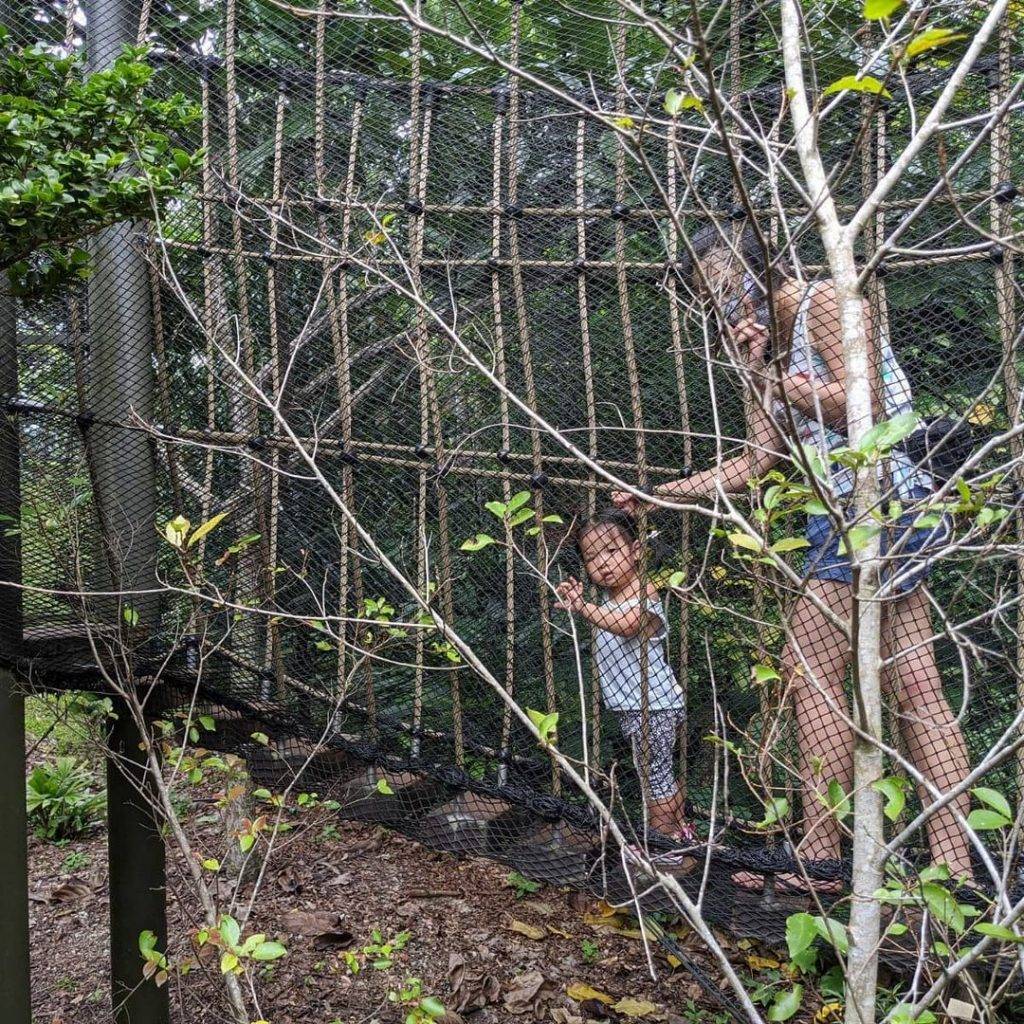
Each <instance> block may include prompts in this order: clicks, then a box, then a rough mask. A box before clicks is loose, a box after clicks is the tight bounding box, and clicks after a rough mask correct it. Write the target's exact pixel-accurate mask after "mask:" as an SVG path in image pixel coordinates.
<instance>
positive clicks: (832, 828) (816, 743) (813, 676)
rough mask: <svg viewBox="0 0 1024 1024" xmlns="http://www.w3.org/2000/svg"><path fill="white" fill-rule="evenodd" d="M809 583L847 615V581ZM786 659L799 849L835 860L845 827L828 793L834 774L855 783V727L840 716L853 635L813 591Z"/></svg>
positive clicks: (797, 612)
mask: <svg viewBox="0 0 1024 1024" xmlns="http://www.w3.org/2000/svg"><path fill="white" fill-rule="evenodd" d="M810 588H811V590H812V591H813V592H814V593H815V594H817V596H818V597H819V599H820V600H821V601H823V602H824V603H825V604H826V605H827V606H828V607H829V608H830V609H831V610H832V611H833V612H834V613H835V614H836V615H837V616H838V617H839V618H840V619H842V620H844V621H849V617H850V608H851V590H850V586H849V585H848V584H846V583H837V582H834V581H831V580H817V581H814V582H812V583H811V585H810ZM782 659H783V667H784V670H785V673H786V680H787V682H788V683H789V688H790V693H791V694H792V699H793V716H794V719H795V722H796V739H797V746H798V748H799V756H800V764H799V770H800V783H801V790H802V803H803V824H802V831H803V838H802V839H801V841H800V844H799V847H798V849H799V852H800V854H801V856H803V857H806V858H807V859H808V860H834V859H837V858H838V857H839V855H840V851H839V844H840V840H841V838H842V830H841V828H840V825H839V822H838V821H837V820H836V818H835V816H834V815H831V814H829V813H828V809H827V803H826V802H825V800H824V797H825V794H826V793H827V790H828V784H829V783H830V782H832V781H833V780H835V781H836V782H838V783H839V784H840V785H841V786H842V787H843V789H844V791H845V792H847V793H849V792H850V790H851V788H852V784H853V783H852V775H853V733H852V731H851V730H850V728H849V726H848V725H847V724H846V723H845V722H844V721H843V719H842V717H841V715H842V713H844V712H845V711H846V693H845V690H844V682H845V679H846V667H847V665H848V664H849V659H850V645H849V640H848V638H847V636H846V634H845V632H844V631H843V630H842V629H840V628H839V627H838V626H836V625H834V624H833V623H832V622H830V621H829V620H828V619H827V618H826V617H825V615H824V614H823V613H822V612H821V611H820V610H819V609H818V608H817V607H816V606H815V604H814V603H813V601H812V600H811V599H810V597H802V598H800V600H799V602H798V603H797V605H796V607H795V609H794V612H793V616H792V619H791V623H790V640H789V642H788V643H787V644H786V647H785V649H784V651H783V654H782Z"/></svg>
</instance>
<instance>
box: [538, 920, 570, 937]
mask: <svg viewBox="0 0 1024 1024" xmlns="http://www.w3.org/2000/svg"><path fill="white" fill-rule="evenodd" d="M544 927H545V928H547V930H548V931H549V932H551V934H552V935H560V936H561V937H562V938H563V939H571V938H572V932H567V931H566V930H565V929H564V928H556V927H555V926H554V925H553V924H548V925H545V926H544Z"/></svg>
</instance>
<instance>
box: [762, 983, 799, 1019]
mask: <svg viewBox="0 0 1024 1024" xmlns="http://www.w3.org/2000/svg"><path fill="white" fill-rule="evenodd" d="M803 998H804V987H803V985H794V986H793V987H792V988H791V989H790V990H789V991H788V992H779V993H778V994H777V995H776V996H775V1002H773V1003H772V1005H771V1006H770V1007H768V1019H769V1020H771V1021H783V1020H789V1018H790V1017H792V1016H793V1015H794V1014H795V1013H796V1012H797V1010H799V1009H800V1004H801V1003H802V1002H803Z"/></svg>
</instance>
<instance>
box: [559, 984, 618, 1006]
mask: <svg viewBox="0 0 1024 1024" xmlns="http://www.w3.org/2000/svg"><path fill="white" fill-rule="evenodd" d="M565 994H566V995H567V996H568V997H569V998H570V999H573V1000H575V1001H576V1002H577V1003H582V1002H583V1001H584V1000H586V999H596V1000H597V1001H598V1002H599V1003H604V1004H605V1005H606V1006H611V1005H612V1003H614V1002H615V1000H614V999H612V997H611V996H610V995H608V994H607V993H605V992H599V991H598V990H597V989H596V988H591V987H590V986H589V985H588V984H586V983H585V982H582V981H574V982H573V983H572V984H571V985H570V986H569V987H568V988H567V989H566V990H565Z"/></svg>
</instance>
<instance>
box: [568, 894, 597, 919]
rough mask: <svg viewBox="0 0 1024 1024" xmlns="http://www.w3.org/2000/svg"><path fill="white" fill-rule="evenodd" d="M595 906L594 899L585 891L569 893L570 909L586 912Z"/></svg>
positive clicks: (581, 912) (579, 912) (580, 912)
mask: <svg viewBox="0 0 1024 1024" xmlns="http://www.w3.org/2000/svg"><path fill="white" fill-rule="evenodd" d="M592 906H593V900H591V898H590V897H589V896H588V895H587V894H586V893H585V892H579V891H576V892H571V893H569V909H570V910H574V911H576V913H577V914H585V913H586V912H587V911H588V910H590V908H591V907H592Z"/></svg>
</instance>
